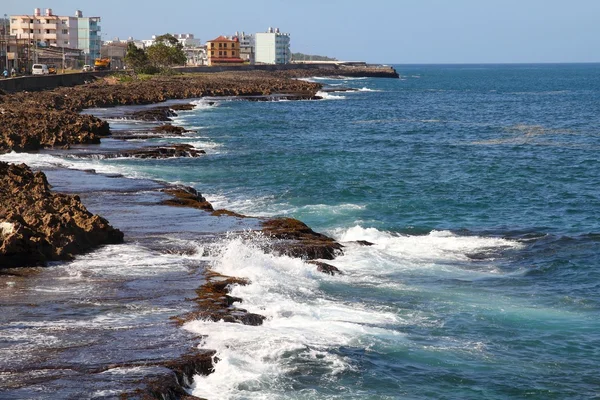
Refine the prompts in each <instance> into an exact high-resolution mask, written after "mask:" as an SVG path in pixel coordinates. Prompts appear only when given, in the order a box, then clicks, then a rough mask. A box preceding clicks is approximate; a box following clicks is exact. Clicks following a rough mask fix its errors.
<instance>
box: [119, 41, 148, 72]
mask: <svg viewBox="0 0 600 400" xmlns="http://www.w3.org/2000/svg"><path fill="white" fill-rule="evenodd" d="M125 64H127V66H128V67H130V68H133V70H134V71H135V72H143V70H145V69H147V68H148V66H149V61H148V54H146V51H145V50H144V49H140V48H139V47H137V46H136V45H135V44H133V43H128V44H127V54H125Z"/></svg>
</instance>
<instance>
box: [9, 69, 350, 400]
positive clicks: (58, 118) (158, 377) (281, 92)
mask: <svg viewBox="0 0 600 400" xmlns="http://www.w3.org/2000/svg"><path fill="white" fill-rule="evenodd" d="M320 88H321V85H319V84H315V83H310V82H304V81H299V80H295V79H290V78H288V77H278V76H275V77H274V76H272V74H270V73H265V72H255V73H252V74H247V73H223V74H207V75H194V76H175V77H157V78H153V79H149V80H141V81H132V82H118V81H117V80H115V79H108V80H107V79H102V80H98V81H95V82H93V83H90V84H86V85H82V86H78V87H74V88H58V89H55V90H52V91H43V92H37V93H35V94H32V93H15V94H11V95H8V94H3V95H1V96H0V109H1V112H2V114H1V115H2V124H0V151H1V152H3V153H8V152H11V151H17V152H22V151H37V150H40V149H48V148H50V149H52V148H53V149H60V151H62V152H63V153H68V152H69V150H68V147H69V146H71V145H76V144H95V143H98V142H99V141H100V138H102V137H108V136H110V135H111V133H113V132H111V130H110V127H109V125H108V123H107V122H106V121H103V120H101V119H99V118H97V117H94V116H92V115H89V114H81V113H80V111H81V110H83V109H84V108H91V107H111V106H117V105H119V106H121V105H141V104H154V103H160V102H163V101H166V100H169V99H192V98H198V97H204V96H215V97H216V96H238V97H240V96H241V97H247V96H249V97H247V98H248V99H254V100H256V99H259V100H267V99H269V98H270V96H277V98H281V97H282V96H283V97H284V98H289V99H314V98H316V92H317V91H318V90H319V89H320ZM186 107H188V106H187V105H185V104H183V105H182V104H179V105H173V106H168V107H165V106H161V105H158V106H155V107H148V108H146V112H145V113H141V114H140V113H138V114H135V115H134V116H132V115H129V117H130V118H138V119H142V120H143V119H144V118H145V117H146V118H151V117H150V116H153V117H152V118H158V120H161V121H165V122H168V119H169V116H173V115H176V113H177V109H185V108H186ZM144 116H145V117H144ZM157 116H158V117H157ZM122 117H128V116H127V115H122ZM154 120H157V119H154ZM165 126H167V128H165ZM168 126H169V125H168V124H167V125H163V126H162V128H161V129H157V130H155V132H154V133H155V134H164V133H165V132H166V133H168V134H173V132H174V131H178V130H177V129H172V128H168ZM179 133H181V132H179ZM117 134H118V135H120V136H121V137H123V138H128V137H127V134H123V133H122V132H117ZM130 137H131V138H132V137H133V136H130ZM155 150H156V149H155ZM180 150H181V149H175V150H174V151H175V153H173V152H168V151H167V152H166V153H165V152H164V151H161V150H159V151H157V154H155V155H148V154H149V153H148V150H146V149H145V148H142V149H137V150H133V152H132V153H129V154H125V153H120V154H119V155H118V156H120V157H123V156H125V157H127V156H130V157H136V156H140V154H141V155H142V156H143V157H146V156H148V157H161V156H163V155H165V154H166V156H178V157H185V156H189V155H186V151H187V150H189V149H184V150H186V151H180ZM177 151H179V153H177ZM198 155H199V154H194V156H198ZM48 173H49V174H50V179H48V178H47V177H46V175H44V173H42V172H37V173H34V172H33V171H32V170H31V169H30V168H28V167H27V166H25V165H18V166H17V165H9V164H7V163H0V179H2V182H3V184H4V185H3V191H2V208H1V209H0V220H1V222H0V223H1V224H2V225H0V226H1V227H2V231H1V233H2V236H1V237H0V240H1V241H2V242H1V246H0V259H2V260H3V262H0V265H1V266H2V267H4V268H0V271H2V275H0V278H2V279H3V280H4V281H6V284H7V285H9V286H13V287H15V286H16V287H17V288H20V289H22V290H20V291H18V292H19V293H20V294H18V293H7V294H5V298H4V299H2V300H1V303H0V304H1V305H2V306H4V307H14V303H15V302H17V303H18V302H19V301H25V299H26V298H27V296H23V295H22V294H23V293H25V292H26V291H27V290H30V289H32V286H35V285H39V283H40V281H43V282H46V283H47V282H49V281H52V279H55V278H56V282H54V286H52V287H53V290H60V289H61V279H62V278H61V279H58V277H60V276H61V274H65V273H67V275H69V274H71V272H70V270H69V271H67V272H65V271H64V270H60V271H58V270H57V272H56V277H53V276H52V275H53V272H52V268H50V269H42V270H40V269H33V270H30V269H22V268H21V269H19V268H17V269H13V268H6V267H25V266H35V265H45V264H47V262H48V261H54V260H65V259H66V260H68V259H72V258H73V257H74V256H75V255H76V254H81V253H86V252H89V251H90V250H92V249H94V248H97V246H100V245H104V244H111V243H120V242H122V241H123V239H124V240H125V244H124V245H123V246H132V245H133V243H132V242H134V241H139V242H143V243H146V244H147V245H148V247H149V248H151V249H153V251H157V252H158V253H159V254H161V255H165V254H184V253H185V254H187V253H190V254H198V250H193V249H192V250H190V249H189V248H186V247H185V246H183V247H182V246H178V245H172V246H166V247H165V246H164V244H163V243H162V242H161V240H158V239H156V238H154V237H153V235H157V233H156V232H154V231H153V232H152V234H150V233H148V232H147V231H145V230H144V229H143V228H140V227H139V225H135V226H132V225H131V224H132V222H131V217H130V215H129V213H131V212H133V211H132V210H135V212H137V213H139V214H140V215H141V216H140V219H141V220H149V219H151V218H157V217H156V216H157V215H158V214H161V213H164V208H161V207H170V208H173V207H176V208H178V209H180V208H181V209H185V210H187V211H181V213H183V214H185V215H186V216H187V217H184V218H182V221H183V220H186V219H191V218H195V220H196V221H197V222H198V225H204V226H203V227H202V229H201V230H202V232H204V231H206V230H207V228H206V227H205V226H208V225H214V222H208V221H209V219H214V218H217V217H218V218H217V219H218V220H219V221H220V222H219V223H218V224H217V225H218V227H217V228H215V229H214V232H213V235H215V236H218V235H223V234H225V233H226V232H228V231H245V232H246V234H247V232H249V231H251V232H258V233H259V234H260V235H262V236H265V237H268V238H269V239H270V241H269V244H268V245H265V246H264V250H265V251H271V252H275V253H277V254H285V255H288V256H291V257H300V258H302V259H304V260H307V261H308V260H317V259H328V260H331V259H333V258H335V256H336V255H337V254H340V253H341V251H342V246H341V245H340V244H339V243H337V242H335V241H334V240H332V239H330V238H328V237H327V236H324V235H321V234H319V233H316V232H314V231H312V230H311V229H310V228H309V227H308V226H306V225H305V224H303V223H302V222H300V221H297V220H294V219H289V218H283V219H271V220H264V219H256V218H249V217H246V216H243V215H239V214H236V213H232V212H230V211H228V210H214V209H213V207H212V205H211V204H210V203H209V202H207V201H206V199H205V198H204V197H202V195H201V194H199V193H198V192H196V191H195V190H194V189H193V188H188V187H178V186H170V185H166V184H159V183H156V182H145V183H134V182H132V180H131V179H124V178H122V177H119V176H114V177H106V176H102V175H101V174H95V173H93V171H88V172H68V173H67V172H65V171H60V170H58V171H57V170H51V171H47V174H48ZM73 174H79V175H77V176H75V177H73ZM81 174H84V175H86V174H87V177H82V176H81ZM48 181H50V183H52V184H53V185H56V186H57V187H58V188H59V189H61V190H63V191H65V192H68V193H69V194H66V195H62V194H57V193H53V192H52V191H51V190H50V184H49V183H48ZM84 181H85V182H86V183H85V185H84V184H83V183H82V182H84ZM77 182H79V184H78V183H77ZM111 182H112V184H113V185H114V186H115V188H116V187H119V189H114V190H113V191H112V192H111V190H106V188H107V187H110V186H111ZM96 186H97V187H96ZM100 187H102V188H103V190H102V191H99V189H98V188H100ZM86 192H87V193H86ZM113 192H116V193H117V194H115V193H113ZM75 193H80V194H81V198H80V197H79V196H77V195H75ZM98 193H102V194H100V195H98ZM121 194H127V197H125V196H121ZM131 194H135V196H133V200H132V197H131V196H130V195H131ZM115 197H116V198H117V199H123V201H126V202H128V203H127V205H126V207H125V210H123V209H120V208H119V206H114V207H110V206H107V205H106V204H108V203H109V202H110V201H114V200H115ZM149 198H150V200H149ZM82 199H83V200H82ZM109 199H110V201H109ZM125 199H126V200H125ZM83 203H86V204H91V205H92V207H93V208H94V209H95V210H101V211H102V210H103V207H104V209H106V210H109V211H107V213H109V214H110V216H109V220H111V222H112V221H116V222H113V223H114V224H115V225H116V226H117V227H118V228H119V229H116V228H113V227H112V226H110V225H109V223H108V221H107V220H105V219H104V218H102V217H100V216H98V215H94V214H93V213H91V212H89V211H88V210H87V209H86V208H85V207H84V206H83ZM116 203H119V200H117V201H116ZM107 207H108V208H107ZM206 211H209V213H207V212H206ZM101 214H104V212H101ZM171 223H172V222H171ZM162 226H163V227H164V228H163V229H169V228H167V225H166V224H163V225H162ZM17 234H18V235H17ZM203 234H205V233H203ZM31 249H34V251H32V250H31ZM31 254H33V256H31ZM27 255H30V256H29V258H27ZM200 255H202V253H200ZM1 257H4V258H1ZM90 257H92V258H94V255H91V256H90ZM100 257H101V256H100ZM83 264H84V265H83V267H82V269H81V272H80V273H82V274H86V273H88V272H86V270H85V264H86V263H85V262H84V263H83ZM75 265H77V262H75ZM187 267H188V269H187V270H186V271H183V272H182V271H179V272H178V271H169V272H165V274H164V275H163V276H159V277H157V276H153V277H150V278H148V279H146V280H145V281H144V282H145V283H144V285H145V286H144V287H145V288H146V290H141V289H139V288H136V289H133V290H132V289H127V290H123V291H122V292H121V294H120V295H119V296H117V298H116V303H117V306H118V307H121V306H119V304H121V305H124V304H126V303H127V302H129V301H131V299H135V300H136V301H140V302H142V301H143V302H150V303H152V304H154V305H155V306H156V305H158V306H163V307H165V306H166V305H167V304H168V305H169V306H171V307H172V306H173V302H175V304H176V305H177V312H173V311H172V310H171V312H168V313H165V315H168V317H170V318H171V319H172V322H169V320H168V317H165V318H163V319H162V320H161V321H160V322H159V323H158V325H154V326H153V332H152V335H153V337H154V338H155V339H154V340H155V341H154V342H152V344H151V345H148V346H144V345H141V346H140V345H139V344H138V346H139V348H138V349H137V351H135V352H132V353H131V354H129V355H127V356H123V353H122V352H118V353H119V354H118V355H114V356H110V357H104V358H103V359H102V360H97V359H95V358H96V357H97V355H98V354H106V353H105V352H102V351H103V347H102V346H100V345H99V344H96V343H94V344H93V345H92V344H90V345H89V346H85V345H83V346H81V345H79V344H76V343H71V344H66V345H64V346H63V347H61V346H54V347H53V348H52V349H47V350H44V349H43V348H40V349H39V350H38V353H39V355H36V357H42V358H44V360H45V361H44V362H43V363H40V362H39V360H38V361H35V357H34V356H33V355H32V358H33V359H34V361H35V362H34V361H32V362H31V363H27V362H26V363H21V364H19V365H16V364H15V363H14V362H11V361H10V360H9V359H7V361H5V363H4V364H3V365H2V370H3V371H4V372H6V374H5V375H4V376H5V377H6V379H7V380H9V381H10V382H12V383H11V384H10V386H6V385H4V384H3V385H0V386H2V387H4V386H6V387H10V388H11V390H14V392H13V394H15V393H27V390H28V388H32V387H39V385H45V386H48V387H55V388H56V387H57V386H56V385H57V384H56V382H57V380H58V379H59V378H58V377H59V376H64V375H65V373H67V375H69V376H71V379H72V380H73V384H72V385H71V386H69V384H66V387H67V388H66V389H64V386H65V384H64V382H63V383H61V384H60V385H63V387H62V389H64V390H66V392H62V393H69V394H78V393H85V392H86V391H87V390H97V391H99V392H102V393H104V392H103V390H105V387H106V386H107V385H108V386H109V387H110V393H109V395H107V398H110V396H112V395H113V394H115V393H119V394H120V395H122V396H124V398H164V397H165V396H166V397H167V398H191V397H186V396H187V392H185V390H184V388H185V387H189V385H190V384H191V380H192V377H193V375H194V374H208V373H210V372H211V371H212V369H211V366H212V363H214V362H216V361H218V359H217V358H215V357H214V352H212V351H210V350H198V349H197V345H198V343H199V338H194V337H189V336H186V335H185V334H183V333H181V332H179V331H181V330H180V329H175V328H174V326H177V325H178V324H182V323H185V322H186V321H189V320H191V319H195V318H203V319H208V320H214V321H217V320H224V321H227V322H233V323H243V324H251V325H260V324H261V323H262V320H263V319H264V317H262V316H260V315H258V314H252V313H248V312H247V311H246V310H244V309H242V308H239V307H237V306H236V305H237V304H238V303H239V302H240V301H242V299H238V298H233V297H231V296H229V295H228V294H227V293H228V291H229V289H228V288H229V287H230V285H233V284H248V283H249V282H246V281H243V280H239V279H237V278H235V277H225V276H220V275H219V274H215V273H211V272H210V270H209V266H208V265H207V264H206V263H205V262H200V261H199V262H197V263H192V264H191V265H188V266H187ZM53 268H56V267H53ZM67 269H68V268H67ZM108 269H110V268H107V270H108ZM315 269H317V270H318V271H321V272H323V273H327V274H331V275H333V274H336V273H340V271H338V270H337V268H335V267H334V266H332V265H329V264H326V263H323V262H316V266H315ZM103 273H104V272H99V274H100V275H102V274H103ZM107 273H108V272H107ZM186 274H192V276H194V277H195V279H194V281H195V282H201V285H200V286H199V287H197V284H196V286H195V287H191V286H190V284H189V282H188V284H187V285H181V286H180V287H177V288H175V287H173V288H172V291H171V293H166V294H165V297H164V298H163V297H158V298H157V297H155V291H156V290H158V288H161V289H162V288H165V289H164V290H168V286H169V284H168V283H165V281H163V280H164V279H168V281H169V282H181V281H182V280H183V279H189V276H187V277H186ZM32 276H33V277H34V278H32ZM15 282H16V283H15ZM102 282H104V283H102ZM202 282H204V283H202ZM125 283H127V285H131V281H130V279H129V278H127V277H125V278H124V277H122V276H119V277H118V278H115V277H114V276H112V275H111V276H110V277H103V278H102V279H98V281H97V282H96V283H95V284H96V285H97V287H96V289H95V292H96V293H98V294H97V298H96V299H95V302H98V303H102V302H103V301H106V299H107V297H106V296H107V295H106V293H107V292H110V290H112V288H114V287H117V286H118V287H122V285H124V284H125ZM148 287H150V288H155V291H152V290H150V291H147V289H148ZM159 291H160V290H159ZM193 292H195V293H196V295H195V296H190V293H193ZM73 296H75V294H74V295H73ZM108 297H111V299H112V300H115V298H113V297H112V295H111V296H108ZM65 299H70V297H69V295H67V297H65V298H64V299H63V300H61V301H66V302H67V303H68V302H70V301H72V299H70V300H65ZM125 299H129V300H125ZM185 299H192V301H187V302H186V301H185ZM40 301H41V303H40V304H38V305H37V306H36V307H40V309H43V308H44V307H47V306H45V305H44V304H43V303H44V301H43V299H42V300H40ZM183 302H185V303H186V305H182V304H183ZM17 308H19V307H17ZM67 308H68V307H67ZM97 308H98V307H91V308H90V311H88V312H90V313H97V314H98V315H99V316H101V315H102V312H103V310H101V309H100V310H98V309H97ZM99 308H102V307H99ZM186 310H187V311H186ZM46 311H47V312H48V313H52V307H49V309H48V310H46ZM19 312H23V310H17V311H16V313H19ZM40 319H42V318H41V317H40ZM5 322H9V325H10V323H11V320H10V318H9V319H8V320H7V321H5ZM12 323H14V322H12ZM112 329H113V327H112V326H110V327H107V328H106V332H101V333H99V334H98V343H103V342H104V338H105V337H106V336H109V335H112V334H113V333H114V332H113V331H112ZM139 329H140V328H139V327H136V328H131V331H126V332H128V333H125V334H124V335H123V338H122V343H121V346H123V347H127V345H126V344H127V343H129V342H131V341H132V340H133V341H135V340H134V339H133V338H134V337H137V335H138V334H139V332H138V331H139ZM167 332H168V334H167ZM175 332H176V333H175ZM81 334H82V333H81V332H78V331H77V330H76V329H75V330H74V332H73V333H72V334H65V337H68V338H69V340H68V341H70V342H71V341H72V340H74V339H73V337H72V336H74V337H77V335H81ZM157 336H159V337H160V339H159V338H157ZM165 336H169V337H171V336H175V337H177V340H176V341H170V342H168V343H165V341H164V337H165ZM58 340H59V341H60V340H61V339H58ZM74 346H75V347H79V346H81V348H80V349H79V350H78V351H79V352H80V353H81V354H85V356H83V358H85V359H86V360H84V361H79V362H75V363H73V361H71V359H70V358H68V357H65V358H64V359H62V361H59V360H61V357H60V356H59V354H63V353H64V354H66V353H69V352H70V351H73V348H74ZM116 346H117V348H119V345H116ZM156 347H160V348H161V350H162V351H161V352H155V351H153V350H152V349H151V348H156ZM9 348H10V347H9ZM57 349H59V350H57ZM187 349H190V350H187ZM57 352H58V353H57ZM99 352H100V353H99ZM55 353H56V354H55ZM91 360H93V362H92V361H91ZM132 368H133V369H135V370H136V371H137V372H136V373H135V374H134V375H132V374H131V373H130V374H128V377H129V379H121V378H120V379H116V378H115V379H113V380H111V379H108V378H106V373H107V372H109V371H117V370H128V369H132ZM41 370H44V371H48V370H50V371H55V372H54V373H44V374H42V375H44V377H43V378H40V371H41ZM132 376H134V378H132ZM63 379H64V378H63ZM67 381H68V379H67ZM79 381H81V382H83V383H84V384H87V385H89V387H84V388H79V389H78V388H76V387H75V386H76V385H75V383H76V382H79ZM7 382H8V381H7ZM107 382H108V383H107ZM60 385H58V386H60ZM82 389H83V390H84V392H78V390H82ZM106 393H108V392H106Z"/></svg>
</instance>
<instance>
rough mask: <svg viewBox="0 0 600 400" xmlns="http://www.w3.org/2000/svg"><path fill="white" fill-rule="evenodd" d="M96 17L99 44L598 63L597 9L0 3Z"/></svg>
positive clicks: (490, 0)
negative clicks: (174, 38) (266, 35)
mask: <svg viewBox="0 0 600 400" xmlns="http://www.w3.org/2000/svg"><path fill="white" fill-rule="evenodd" d="M36 7H39V8H42V9H44V8H52V9H53V11H54V13H55V14H59V15H74V14H75V10H76V9H81V10H82V11H83V13H84V16H100V17H102V32H103V39H105V40H106V38H113V37H117V36H118V37H119V38H127V37H128V36H133V37H134V38H136V39H146V38H150V37H151V36H152V35H153V34H162V33H166V32H170V33H194V34H195V35H196V36H197V37H200V39H201V40H202V41H203V42H204V41H206V40H210V39H213V38H214V37H217V36H219V35H221V34H226V35H230V34H233V33H234V32H235V31H245V32H262V31H265V30H266V29H267V28H268V27H269V26H272V27H279V28H280V29H281V30H282V31H283V32H289V33H290V34H291V40H292V51H301V52H304V53H311V54H320V55H328V56H332V57H336V58H338V59H344V60H364V61H368V62H382V63H519V62H600V0H564V1H558V0H369V1H357V0H302V1H296V0H245V1H239V0H228V1H219V0H216V1H204V0H177V1H152V2H150V1H144V2H142V1H131V0H127V1H126V0H121V1H117V0H99V1H93V2H92V1H90V2H88V1H81V0H78V1H75V0H51V1H50V0H45V2H44V1H43V0H33V1H32V0H3V1H2V2H1V5H0V14H9V15H10V14H27V13H32V12H33V9H34V8H36Z"/></svg>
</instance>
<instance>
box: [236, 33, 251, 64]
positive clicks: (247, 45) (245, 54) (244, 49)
mask: <svg viewBox="0 0 600 400" xmlns="http://www.w3.org/2000/svg"><path fill="white" fill-rule="evenodd" d="M234 38H237V39H238V40H239V42H240V58H241V59H242V60H244V62H246V63H249V64H254V60H255V52H254V49H255V42H254V35H252V34H250V35H248V34H246V33H245V32H242V33H239V32H236V33H235V36H233V37H232V39H234Z"/></svg>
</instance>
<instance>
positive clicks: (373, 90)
mask: <svg viewBox="0 0 600 400" xmlns="http://www.w3.org/2000/svg"><path fill="white" fill-rule="evenodd" d="M358 91H359V92H381V90H377V89H369V88H368V87H366V86H365V87H362V88H360V89H358Z"/></svg>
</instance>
